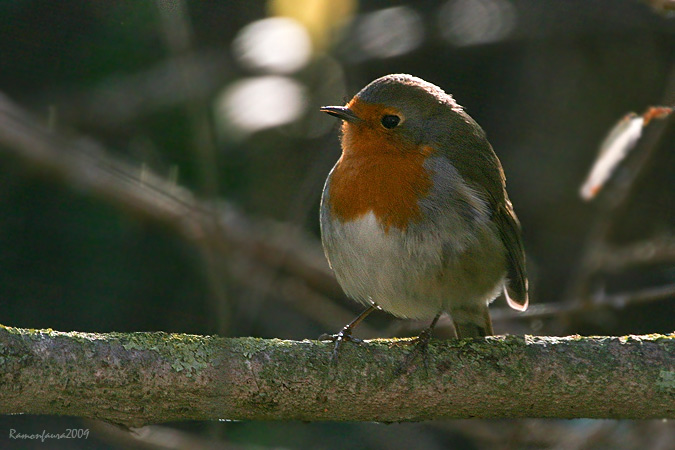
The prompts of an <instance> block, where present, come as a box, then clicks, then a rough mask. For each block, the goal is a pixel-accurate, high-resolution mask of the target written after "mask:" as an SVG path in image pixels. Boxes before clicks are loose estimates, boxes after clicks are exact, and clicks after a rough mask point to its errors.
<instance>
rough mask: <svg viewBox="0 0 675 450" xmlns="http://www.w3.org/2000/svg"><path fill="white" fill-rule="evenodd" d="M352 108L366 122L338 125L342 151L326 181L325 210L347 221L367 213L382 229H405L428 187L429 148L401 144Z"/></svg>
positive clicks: (417, 213) (416, 218) (417, 212)
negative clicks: (424, 164) (326, 199)
mask: <svg viewBox="0 0 675 450" xmlns="http://www.w3.org/2000/svg"><path fill="white" fill-rule="evenodd" d="M354 106H356V105H352V108H353V109H354V110H355V112H356V113H357V114H358V115H359V117H362V118H365V119H366V121H364V122H363V123H359V124H351V123H345V124H344V125H343V139H342V146H343V153H342V156H341V158H340V159H339V160H338V162H337V165H336V166H335V169H334V170H333V173H332V178H331V181H330V191H329V192H328V194H329V199H330V200H329V205H330V208H331V212H332V213H333V214H334V215H335V216H336V217H337V218H338V219H340V220H342V221H352V220H355V219H358V218H359V217H361V216H363V215H365V214H367V213H369V212H370V211H372V212H373V214H374V215H375V217H376V218H377V219H378V221H379V222H380V224H381V225H382V226H383V227H384V229H385V231H389V228H390V227H396V228H399V229H401V230H405V229H406V228H407V227H408V225H409V224H410V223H412V222H416V221H419V220H420V219H421V218H422V214H421V211H420V207H419V205H418V201H419V199H420V198H421V197H423V196H425V195H426V194H427V193H428V192H429V190H430V189H431V183H432V182H431V178H430V175H429V173H428V172H427V171H426V170H425V168H424V166H423V163H424V160H425V158H426V157H427V156H429V154H430V153H431V152H432V149H431V148H429V147H424V148H422V149H417V148H407V147H406V143H404V142H403V141H401V140H400V139H399V138H398V137H397V136H396V135H394V134H392V133H387V132H386V131H384V130H383V129H380V128H378V125H377V124H376V123H374V121H370V120H367V119H369V117H368V113H370V111H367V110H365V109H366V108H365V107H364V106H367V107H371V106H374V105H363V103H362V104H361V105H359V106H361V107H360V108H358V109H357V108H355V107H354Z"/></svg>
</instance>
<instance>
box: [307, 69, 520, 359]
mask: <svg viewBox="0 0 675 450" xmlns="http://www.w3.org/2000/svg"><path fill="white" fill-rule="evenodd" d="M320 111H321V112H324V113H327V114H330V115H332V116H335V117H337V118H338V119H340V120H341V121H342V125H341V137H340V142H341V148H342V154H341V156H340V158H339V159H338V161H337V163H336V164H335V166H334V167H333V169H332V170H331V171H330V174H329V175H328V178H327V179H326V182H325V185H324V189H323V194H322V197H321V205H320V228H321V240H322V244H323V248H324V253H325V255H326V258H327V259H328V263H329V265H330V267H331V269H332V270H333V272H334V273H335V276H336V278H337V281H338V283H339V284H340V286H341V288H342V289H343V291H344V292H345V294H346V295H347V296H348V297H350V298H352V299H353V300H356V301H357V302H359V303H361V304H363V305H364V306H366V309H365V310H364V311H363V312H362V313H361V314H360V315H359V316H358V317H356V318H355V319H354V320H353V321H352V322H350V323H349V324H347V325H345V326H344V328H342V330H341V331H340V332H339V333H337V334H334V335H323V336H322V337H321V338H320V339H326V340H332V341H334V342H335V349H334V356H336V355H337V351H338V349H339V347H340V345H341V344H342V343H343V342H345V341H350V340H351V341H355V342H361V341H360V340H359V339H357V338H355V337H354V336H352V332H353V330H354V328H356V326H357V325H358V324H359V323H360V322H361V321H362V320H363V319H365V317H366V316H368V315H369V314H370V313H372V312H373V311H375V310H382V311H385V312H387V313H390V314H392V315H394V316H396V317H399V318H405V319H419V320H423V319H428V320H431V323H430V325H429V327H428V328H427V329H425V330H424V331H423V332H422V334H420V336H419V339H421V340H422V339H424V340H428V339H429V338H430V336H431V334H432V331H433V328H434V326H435V325H436V323H437V322H438V320H439V318H440V317H441V315H442V314H443V313H448V314H449V315H450V317H451V319H452V323H453V325H454V328H455V331H456V336H457V337H458V338H477V337H484V336H489V335H492V334H494V332H493V328H492V323H491V320H490V314H489V310H488V305H489V304H490V303H491V302H492V301H493V300H494V299H495V298H497V297H498V296H499V295H500V294H501V293H502V292H503V293H504V294H505V297H506V301H507V302H508V305H509V306H510V307H512V308H514V309H516V310H518V311H525V310H526V309H527V306H528V302H529V300H528V280H527V274H526V267H525V251H524V247H523V242H522V232H521V226H520V222H519V221H518V218H517V217H516V214H515V212H514V210H513V206H512V204H511V201H510V200H509V197H508V195H507V192H506V180H505V175H504V171H503V169H502V165H501V163H500V161H499V159H498V157H497V155H496V154H495V152H494V151H493V149H492V146H491V145H490V143H489V142H488V140H487V138H486V135H485V132H484V131H483V129H482V128H481V127H480V126H479V125H478V124H477V123H476V122H475V121H474V120H473V119H472V118H471V117H470V116H469V115H468V114H467V113H466V112H465V111H464V109H463V108H462V107H461V106H460V105H459V104H458V103H457V102H456V101H455V100H454V98H453V97H452V95H450V94H447V93H445V91H443V90H442V89H441V88H440V87H438V86H436V85H434V84H432V83H429V82H427V81H425V80H423V79H421V78H418V77H415V76H412V75H407V74H390V75H386V76H383V77H381V78H378V79H376V80H374V81H372V82H371V83H370V84H368V85H366V86H365V87H364V88H363V89H361V90H360V91H359V92H358V93H357V94H356V95H355V96H354V97H353V98H352V99H351V100H350V101H349V102H348V103H347V104H346V105H345V106H323V107H321V108H320Z"/></svg>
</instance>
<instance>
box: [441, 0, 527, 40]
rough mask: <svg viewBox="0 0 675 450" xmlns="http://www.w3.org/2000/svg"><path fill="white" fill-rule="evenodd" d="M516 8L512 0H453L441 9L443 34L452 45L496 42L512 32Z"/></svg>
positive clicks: (515, 18)
mask: <svg viewBox="0 0 675 450" xmlns="http://www.w3.org/2000/svg"><path fill="white" fill-rule="evenodd" d="M516 20H517V11H516V8H515V7H514V6H513V4H512V3H511V2H510V1H509V0H451V1H449V2H447V3H446V4H445V5H443V7H442V8H441V10H440V13H439V18H438V24H439V28H440V32H441V35H442V36H443V38H444V39H446V40H447V41H448V42H450V43H451V44H453V45H457V46H465V45H479V44H488V43H491V42H497V41H500V40H502V39H504V38H506V37H507V36H508V35H510V34H511V32H512V31H513V29H514V27H515V25H516Z"/></svg>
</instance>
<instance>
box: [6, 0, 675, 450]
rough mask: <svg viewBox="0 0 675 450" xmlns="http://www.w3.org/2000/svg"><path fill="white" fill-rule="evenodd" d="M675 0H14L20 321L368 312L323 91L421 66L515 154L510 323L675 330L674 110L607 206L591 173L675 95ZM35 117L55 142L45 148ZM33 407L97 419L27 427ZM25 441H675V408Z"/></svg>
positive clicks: (395, 323)
mask: <svg viewBox="0 0 675 450" xmlns="http://www.w3.org/2000/svg"><path fill="white" fill-rule="evenodd" d="M674 8H675V6H674V5H673V2H672V1H668V0H660V1H659V0H651V1H642V0H620V1H618V0H597V1H593V2H588V1H585V0H568V1H564V2H561V1H554V0H448V1H431V0H421V1H414V2H413V1H388V2H384V1H379V0H333V1H330V0H268V1H222V2H204V1H197V0H172V1H170V0H166V1H163V0H157V1H155V2H151V1H147V2H90V1H85V0H67V1H59V2H54V1H46V0H23V1H4V2H0V100H2V102H3V103H2V105H3V106H2V107H0V304H1V305H2V307H1V311H2V313H1V315H0V323H3V324H5V325H10V326H16V327H28V328H53V329H56V330H62V331H71V330H78V331H91V332H108V331H119V332H131V331H155V330H161V331H167V332H180V333H197V334H219V335H222V336H258V337H265V338H272V337H278V338H285V339H298V340H300V339H307V338H311V339H314V338H316V337H317V336H319V335H320V334H321V333H324V332H335V331H337V330H338V329H339V328H340V327H342V326H343V325H344V324H345V323H346V322H348V321H349V320H350V319H351V318H352V317H353V316H354V315H355V314H357V313H358V312H359V309H360V307H359V306H357V305H355V304H353V303H352V302H351V301H350V300H348V299H346V298H344V297H343V296H342V294H341V292H340V290H339V288H338V287H337V285H336V284H335V281H334V280H333V279H332V277H331V274H330V271H329V269H328V267H327V264H326V262H325V260H324V258H323V254H322V251H321V247H320V242H319V226H318V207H319V199H320V193H321V189H322V187H323V182H324V180H325V178H326V176H327V174H328V172H329V171H330V169H331V167H332V165H333V164H334V163H335V161H336V160H337V158H338V157H339V153H340V150H339V141H338V134H337V133H338V129H337V123H336V122H337V121H336V120H335V119H334V118H331V117H329V116H326V115H324V114H321V113H319V112H318V108H319V106H321V105H335V104H338V105H339V104H343V103H345V102H346V100H348V99H349V98H351V96H352V95H353V94H355V93H356V92H357V91H358V90H359V89H360V88H361V87H363V86H364V85H365V84H367V83H368V82H370V81H372V80H373V79H375V78H377V77H379V76H382V75H385V74H388V73H396V72H404V73H411V74H413V75H416V76H419V77H421V78H424V79H426V80H427V81H430V82H433V83H435V84H437V85H439V86H441V87H442V88H444V89H445V90H446V91H447V92H449V93H452V94H453V95H454V96H455V98H456V100H457V101H458V102H459V103H460V104H462V105H463V106H464V107H465V108H466V110H467V111H468V112H469V114H470V115H472V116H473V118H474V119H476V121H477V122H478V123H479V124H481V126H482V127H483V128H484V129H485V131H486V133H487V135H488V138H489V139H490V141H491V143H492V145H493V147H494V149H495V151H496V153H497V154H498V155H499V157H500V159H501V161H502V164H503V166H504V169H505V171H506V175H507V185H508V190H509V194H510V197H511V200H512V201H513V203H514V206H515V209H516V212H517V213H518V216H519V218H520V220H521V222H522V225H523V230H524V241H525V247H526V251H527V257H528V270H529V274H530V285H531V305H532V308H531V311H530V312H529V313H527V314H523V315H518V314H515V313H512V312H510V311H507V310H506V309H505V302H504V300H503V299H497V301H495V303H494V304H493V306H492V310H493V317H494V322H495V324H494V325H495V331H496V332H497V333H501V334H503V333H512V334H516V333H518V334H522V333H527V334H536V335H568V334H584V335H587V334H594V335H622V334H643V333H657V332H658V333H667V332H672V331H673V328H674V327H673V299H674V298H675V236H674V235H673V229H674V226H675V212H674V211H675V208H674V197H675V189H674V187H675V176H674V175H673V167H674V163H675V152H674V151H673V149H674V148H673V142H675V127H673V126H672V120H671V119H665V120H661V121H654V122H653V123H651V124H650V125H649V126H648V127H646V128H645V130H644V136H643V138H642V139H641V140H640V142H639V143H638V145H637V147H636V148H635V150H634V151H633V152H632V153H631V154H630V155H629V156H628V158H627V159H626V161H625V162H624V164H622V165H621V167H620V168H619V169H618V170H617V171H616V173H615V174H614V176H613V177H612V179H611V180H610V182H609V183H608V185H607V186H605V188H604V189H603V190H602V191H601V192H600V193H599V195H598V196H597V197H596V198H595V199H593V200H592V201H590V202H584V201H583V200H582V199H581V198H580V196H579V188H580V186H581V184H582V183H583V181H584V179H585V177H586V175H587V174H588V172H589V170H590V168H591V166H592V164H593V162H594V160H595V158H596V156H597V151H598V148H599V145H600V143H601V142H602V140H603V139H604V137H605V136H606V134H607V133H608V131H609V130H610V129H611V128H612V126H613V125H614V124H615V123H616V122H617V120H619V119H620V118H621V117H623V116H624V115H625V114H627V113H628V112H630V111H635V112H637V113H642V112H643V111H644V110H645V109H646V108H647V107H649V106H651V105H670V106H672V105H673V104H675V10H674ZM22 111H23V112H22ZM15 120H18V121H20V122H21V123H22V124H24V125H26V126H25V127H17V126H16V125H15V122H13V121H15ZM45 130H48V131H45ZM13 133H14V134H13ZM17 136H18V137H17ZM35 136H40V139H43V140H44V141H45V142H49V145H45V146H41V147H39V148H40V151H34V150H35V149H36V148H38V146H36V145H35V142H36V141H35V140H32V139H33V138H34V137H35ZM426 325H427V324H425V323H422V324H416V323H411V322H410V321H401V320H397V319H395V318H393V317H390V316H387V315H386V314H382V313H380V314H374V315H372V316H370V317H369V318H368V320H367V323H366V324H364V326H363V327H362V328H361V329H360V331H359V332H357V333H356V334H357V335H360V336H362V337H374V336H380V337H384V336H401V335H413V334H415V333H416V332H418V331H419V329H420V328H422V327H424V326H426ZM441 325H444V324H441ZM445 325H447V321H446V323H445ZM448 330H449V329H448V327H447V326H446V327H445V328H443V326H442V327H441V329H440V330H439V335H441V336H443V335H445V336H447V335H451V332H450V331H448ZM10 428H14V429H17V430H18V431H19V432H22V433H30V432H41V430H43V429H45V430H47V432H62V431H63V430H64V429H66V428H90V429H92V430H93V431H92V433H93V435H92V437H90V439H89V440H87V441H84V440H75V441H70V442H65V443H64V442H57V441H55V442H47V443H45V444H42V443H41V442H39V441H38V442H28V441H19V442H16V441H9V440H7V430H8V429H10ZM153 436H154V437H153ZM160 442H164V444H160ZM0 443H2V445H1V446H2V447H3V448H5V446H16V448H325V449H332V448H344V447H349V448H357V449H360V448H364V449H366V448H388V449H397V448H401V449H403V448H405V449H408V448H420V449H443V448H454V449H502V448H503V449H520V448H528V449H529V448H532V449H536V448H556V449H592V448H612V449H624V448H625V449H647V448H654V449H661V448H663V449H667V448H673V445H675V429H674V428H673V426H672V425H671V424H670V423H668V422H660V421H658V422H657V421H654V422H650V421H642V422H631V421H592V420H575V421H556V420H511V421H509V420H504V421H478V420H474V421H443V422H441V421H439V422H434V423H420V424H396V425H380V424H359V423H353V424H334V423H321V424H306V423H295V422H292V423H256V422H218V423H202V422H199V423H193V422H188V423H176V424H170V426H163V427H154V428H153V427H151V428H148V429H145V430H144V432H143V433H141V434H139V435H138V436H136V437H135V438H132V437H130V436H128V435H125V434H124V433H121V432H119V431H117V430H114V429H111V428H108V427H105V426H103V425H101V424H96V423H93V422H83V421H81V420H79V419H71V418H55V417H35V416H31V417H23V416H13V417H2V418H0ZM31 446H32V447H31ZM12 448H13V447H12Z"/></svg>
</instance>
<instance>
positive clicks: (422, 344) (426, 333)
mask: <svg viewBox="0 0 675 450" xmlns="http://www.w3.org/2000/svg"><path fill="white" fill-rule="evenodd" d="M441 314H443V312H439V313H438V314H436V317H434V320H432V321H431V323H430V324H429V326H428V327H427V328H425V329H424V330H423V331H422V332H421V333H420V335H419V336H417V337H416V338H415V339H413V341H412V342H413V343H414V344H415V347H414V348H413V350H412V351H411V352H410V354H409V355H408V356H407V357H406V358H405V361H403V364H401V366H400V367H399V370H398V371H399V372H403V371H404V370H407V368H408V367H409V366H410V364H412V362H413V361H414V360H415V359H416V358H417V357H418V356H419V355H422V358H423V363H424V367H425V369H426V368H427V358H426V351H427V347H428V346H429V341H430V340H431V336H432V334H433V332H434V327H436V324H437V323H438V319H440V318H441Z"/></svg>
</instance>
